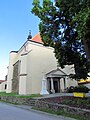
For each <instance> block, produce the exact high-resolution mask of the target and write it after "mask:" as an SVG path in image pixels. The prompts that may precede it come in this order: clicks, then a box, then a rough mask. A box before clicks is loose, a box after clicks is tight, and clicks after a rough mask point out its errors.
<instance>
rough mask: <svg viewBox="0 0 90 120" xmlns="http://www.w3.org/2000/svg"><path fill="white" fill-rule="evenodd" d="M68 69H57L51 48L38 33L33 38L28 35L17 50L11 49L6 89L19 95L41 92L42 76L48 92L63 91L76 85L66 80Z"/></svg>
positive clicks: (74, 82)
mask: <svg viewBox="0 0 90 120" xmlns="http://www.w3.org/2000/svg"><path fill="white" fill-rule="evenodd" d="M70 70H71V68H69V67H66V68H65V69H63V71H62V70H61V69H57V60H56V58H55V54H54V49H53V48H52V47H47V46H44V45H43V42H42V40H41V37H40V33H38V34H37V35H36V36H35V37H33V38H32V37H31V35H30V34H29V36H28V38H27V41H26V42H25V43H24V44H23V45H22V47H21V48H20V49H19V50H18V51H11V52H10V55H9V67H8V74H7V90H6V92H7V93H11V92H15V93H18V94H21V95H23V94H24V95H27V94H37V93H41V91H42V92H43V89H44V88H43V84H42V81H43V76H45V80H46V82H45V85H44V87H45V89H47V90H48V93H51V92H52V93H56V92H62V91H64V89H65V88H66V87H69V86H70V85H72V84H73V85H74V86H75V85H76V81H75V80H71V79H70V78H69V80H70V82H68V83H67V82H66V81H67V80H66V79H68V74H69V73H70ZM50 71H51V72H50ZM67 73H68V74H67ZM71 83H72V84H71ZM53 87H54V90H53Z"/></svg>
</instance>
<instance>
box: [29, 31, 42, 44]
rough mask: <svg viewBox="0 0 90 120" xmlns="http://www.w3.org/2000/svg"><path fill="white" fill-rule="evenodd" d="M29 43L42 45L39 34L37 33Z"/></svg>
mask: <svg viewBox="0 0 90 120" xmlns="http://www.w3.org/2000/svg"><path fill="white" fill-rule="evenodd" d="M31 41H33V42H37V43H41V44H42V43H43V42H42V39H41V36H40V33H38V34H37V35H35V36H34V37H33V38H32V39H31Z"/></svg>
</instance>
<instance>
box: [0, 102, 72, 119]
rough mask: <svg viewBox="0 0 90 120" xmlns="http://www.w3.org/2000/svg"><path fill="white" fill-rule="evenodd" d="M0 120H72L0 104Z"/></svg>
mask: <svg viewBox="0 0 90 120" xmlns="http://www.w3.org/2000/svg"><path fill="white" fill-rule="evenodd" d="M0 120H74V119H69V118H64V117H62V116H60V117H56V116H54V115H50V114H45V113H42V112H37V111H34V110H26V109H22V108H20V107H16V106H14V105H9V104H6V103H0Z"/></svg>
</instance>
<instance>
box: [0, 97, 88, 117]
mask: <svg viewBox="0 0 90 120" xmlns="http://www.w3.org/2000/svg"><path fill="white" fill-rule="evenodd" d="M61 99H62V98H61ZM0 100H2V101H5V102H9V103H14V104H23V105H28V106H34V107H36V108H40V109H47V110H53V111H60V110H62V111H64V112H67V113H71V114H76V115H81V116H84V117H88V118H90V110H88V109H80V108H77V107H70V106H68V105H62V104H58V103H52V102H50V101H48V102H46V101H43V99H42V98H38V99H35V98H33V99H32V98H20V97H18V96H0Z"/></svg>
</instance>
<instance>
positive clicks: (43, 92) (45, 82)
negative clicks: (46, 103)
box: [40, 76, 49, 95]
mask: <svg viewBox="0 0 90 120" xmlns="http://www.w3.org/2000/svg"><path fill="white" fill-rule="evenodd" d="M48 94H49V92H48V91H47V81H46V79H45V76H43V79H42V89H41V92H40V95H48Z"/></svg>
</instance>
